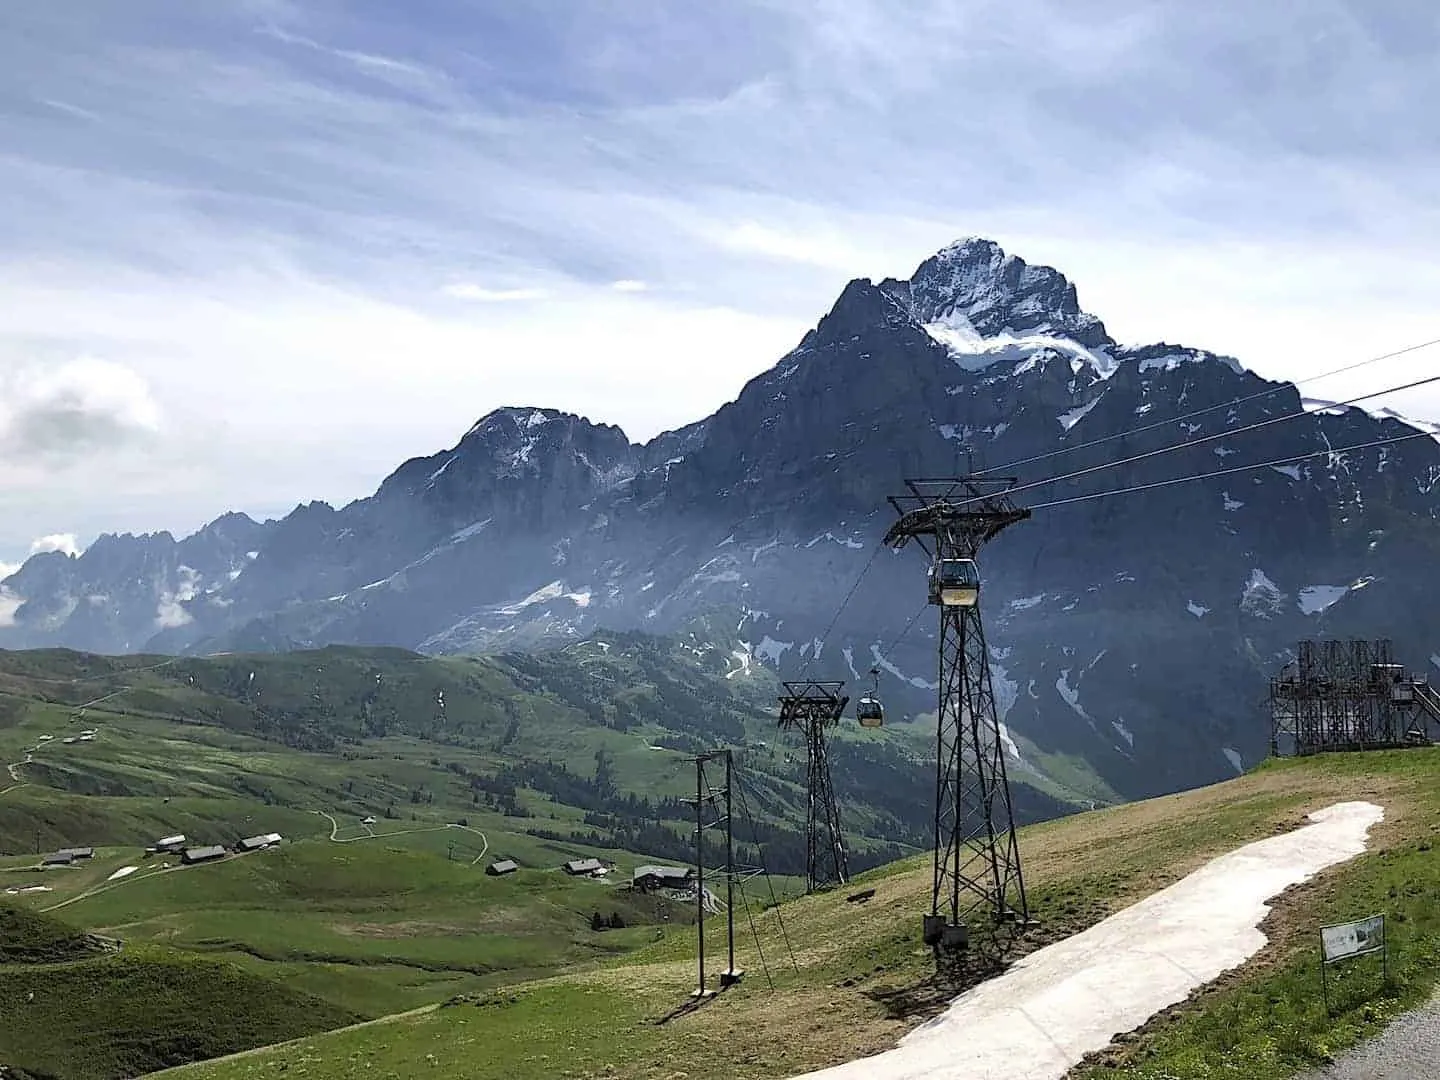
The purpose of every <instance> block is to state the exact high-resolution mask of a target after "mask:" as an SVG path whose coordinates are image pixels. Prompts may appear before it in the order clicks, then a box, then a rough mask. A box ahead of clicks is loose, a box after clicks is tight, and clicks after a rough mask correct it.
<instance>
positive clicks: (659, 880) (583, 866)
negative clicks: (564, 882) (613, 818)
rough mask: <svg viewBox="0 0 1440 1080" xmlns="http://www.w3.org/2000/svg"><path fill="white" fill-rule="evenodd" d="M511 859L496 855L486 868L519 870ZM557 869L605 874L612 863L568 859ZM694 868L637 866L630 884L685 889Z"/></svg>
mask: <svg viewBox="0 0 1440 1080" xmlns="http://www.w3.org/2000/svg"><path fill="white" fill-rule="evenodd" d="M519 869H520V866H519V864H518V863H517V862H516V861H515V860H514V859H498V860H496V861H495V862H492V863H491V864H490V865H489V866H487V867H486V868H485V873H487V874H489V875H490V876H491V877H504V876H506V875H507V874H513V873H515V871H517V870H519ZM560 869H561V870H563V871H564V872H565V873H567V874H569V875H570V876H571V877H588V878H604V877H606V876H608V875H609V874H610V872H611V870H613V869H614V867H613V866H607V865H606V864H605V863H603V862H601V861H600V860H599V859H571V860H570V861H569V862H565V863H562V864H561V865H560ZM694 877H695V871H694V869H693V868H692V867H689V866H656V865H646V866H637V867H636V868H635V869H634V870H633V871H632V872H631V874H630V887H631V888H632V889H635V890H636V891H638V892H654V891H655V890H657V889H687V888H689V887H690V883H691V882H692V881H693V880H694Z"/></svg>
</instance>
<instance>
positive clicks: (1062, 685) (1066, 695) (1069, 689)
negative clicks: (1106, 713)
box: [1055, 668, 1095, 728]
mask: <svg viewBox="0 0 1440 1080" xmlns="http://www.w3.org/2000/svg"><path fill="white" fill-rule="evenodd" d="M1055 692H1056V693H1057V694H1059V695H1060V697H1061V698H1062V699H1063V700H1064V702H1065V704H1066V705H1069V706H1070V708H1072V709H1074V710H1075V712H1076V713H1077V714H1079V716H1080V718H1081V719H1082V720H1084V721H1085V722H1086V723H1087V724H1089V725H1090V726H1091V727H1092V728H1093V727H1094V726H1095V720H1094V718H1092V717H1091V715H1090V714H1089V713H1087V712H1086V711H1085V710H1084V708H1082V707H1081V705H1080V691H1079V690H1078V689H1077V688H1076V687H1073V686H1071V685H1070V669H1069V668H1065V670H1063V671H1061V672H1060V677H1059V678H1058V679H1056V680H1055Z"/></svg>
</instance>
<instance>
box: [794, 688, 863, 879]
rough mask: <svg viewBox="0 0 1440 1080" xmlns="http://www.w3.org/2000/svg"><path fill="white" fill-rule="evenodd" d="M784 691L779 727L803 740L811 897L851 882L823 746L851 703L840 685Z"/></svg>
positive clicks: (806, 859) (837, 809) (806, 875)
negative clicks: (792, 732) (800, 733)
mask: <svg viewBox="0 0 1440 1080" xmlns="http://www.w3.org/2000/svg"><path fill="white" fill-rule="evenodd" d="M784 686H785V693H784V694H783V695H782V696H781V698H780V728H781V730H784V731H791V730H798V731H800V732H802V733H803V735H804V737H805V792H806V795H807V802H806V810H805V891H806V892H807V893H813V892H816V891H817V890H820V889H827V888H831V887H833V886H835V885H844V884H845V883H846V881H848V880H849V878H850V870H849V866H848V864H847V862H846V858H845V838H844V836H843V834H842V833H841V832H840V810H839V807H838V806H836V804H835V788H834V786H833V785H832V784H831V782H830V757H829V753H828V749H827V746H826V741H827V734H828V731H829V729H830V728H832V727H834V726H835V725H837V724H839V723H840V717H841V716H842V715H843V714H844V712H845V705H846V703H848V702H849V700H850V699H849V698H848V697H846V696H845V694H844V689H845V684H844V683H843V682H816V681H814V680H807V681H797V682H787V683H785V684H784Z"/></svg>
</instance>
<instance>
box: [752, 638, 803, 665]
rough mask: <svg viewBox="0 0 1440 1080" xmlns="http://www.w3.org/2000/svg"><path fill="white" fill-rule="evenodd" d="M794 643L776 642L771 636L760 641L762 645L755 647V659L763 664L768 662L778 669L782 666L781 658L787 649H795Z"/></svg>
mask: <svg viewBox="0 0 1440 1080" xmlns="http://www.w3.org/2000/svg"><path fill="white" fill-rule="evenodd" d="M794 647H795V643H794V642H793V641H776V640H775V639H774V638H772V637H771V636H770V635H769V634H766V635H765V636H764V637H762V638H761V639H760V644H759V645H756V646H755V658H756V659H757V660H760V661H762V662H764V661H766V660H768V661H769V662H770V663H772V664H774V665H775V666H776V667H779V666H780V658H781V657H782V656H784V655H785V652H786V650H787V649H793V648H794Z"/></svg>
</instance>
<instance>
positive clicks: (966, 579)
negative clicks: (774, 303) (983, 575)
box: [930, 559, 980, 607]
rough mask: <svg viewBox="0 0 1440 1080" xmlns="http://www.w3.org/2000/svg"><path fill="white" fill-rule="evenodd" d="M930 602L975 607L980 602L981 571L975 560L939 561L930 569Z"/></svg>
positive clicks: (945, 605) (943, 605)
mask: <svg viewBox="0 0 1440 1080" xmlns="http://www.w3.org/2000/svg"><path fill="white" fill-rule="evenodd" d="M930 602H931V603H932V604H939V605H941V606H942V607H974V606H975V605H976V604H978V603H979V602H980V571H979V569H978V568H977V567H976V566H975V560H974V559H937V560H936V561H935V563H934V564H933V565H932V566H931V567H930Z"/></svg>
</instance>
